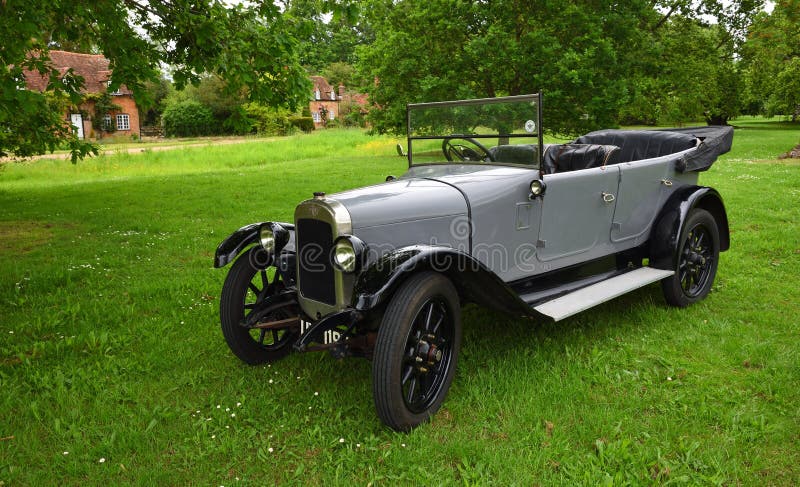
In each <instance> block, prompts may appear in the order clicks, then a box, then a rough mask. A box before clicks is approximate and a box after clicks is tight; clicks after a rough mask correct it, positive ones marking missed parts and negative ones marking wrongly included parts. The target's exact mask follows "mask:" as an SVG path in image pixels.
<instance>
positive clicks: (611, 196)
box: [600, 191, 616, 203]
mask: <svg viewBox="0 0 800 487" xmlns="http://www.w3.org/2000/svg"><path fill="white" fill-rule="evenodd" d="M600 194H601V195H603V201H605V202H606V203H612V202H613V201H614V200H615V199H616V198H615V196H614V194H613V193H606V192H605V191H603V192H602V193H600Z"/></svg>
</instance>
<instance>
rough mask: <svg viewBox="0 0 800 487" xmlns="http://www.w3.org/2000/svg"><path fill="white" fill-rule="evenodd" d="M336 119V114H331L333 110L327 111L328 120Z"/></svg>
mask: <svg viewBox="0 0 800 487" xmlns="http://www.w3.org/2000/svg"><path fill="white" fill-rule="evenodd" d="M334 118H336V114H334V113H333V110H329V111H328V120H333V119H334Z"/></svg>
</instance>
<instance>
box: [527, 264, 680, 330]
mask: <svg viewBox="0 0 800 487" xmlns="http://www.w3.org/2000/svg"><path fill="white" fill-rule="evenodd" d="M674 273H675V271H665V270H663V269H653V268H652V267H640V268H639V269H636V270H632V271H630V272H626V273H625V274H621V275H618V276H615V277H612V278H609V279H606V280H604V281H600V282H598V283H597V284H592V285H591V286H587V287H584V288H581V289H578V290H577V291H574V292H571V293H569V294H565V295H564V296H561V297H558V298H555V299H552V300H550V301H547V302H544V303H542V304H540V305H538V306H535V307H534V308H533V309H535V310H536V311H538V312H539V313H542V314H543V315H547V316H549V317H551V318H553V319H554V320H555V321H558V320H563V319H564V318H566V317H568V316H572V315H574V314H576V313H580V312H581V311H584V310H587V309H589V308H591V307H592V306H597V305H598V304H601V303H605V302H606V301H610V300H612V299H614V298H616V297H618V296H622V295H623V294H625V293H627V292H630V291H633V290H634V289H639V288H640V287H643V286H646V285H648V284H650V283H653V282H656V281H660V280H661V279H664V278H665V277H669V276H671V275H673V274H674Z"/></svg>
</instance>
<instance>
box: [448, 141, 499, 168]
mask: <svg viewBox="0 0 800 487" xmlns="http://www.w3.org/2000/svg"><path fill="white" fill-rule="evenodd" d="M456 139H460V140H463V141H465V142H469V143H470V144H472V145H473V146H475V147H474V148H473V147H469V146H466V145H464V144H461V143H458V144H454V143H453V140H456ZM442 152H444V156H445V157H446V158H447V160H448V161H455V160H458V161H476V162H488V161H491V162H494V157H492V154H491V152H489V151H488V150H487V149H486V147H484V146H483V144H481V143H480V142H478V141H477V140H475V139H472V138H470V137H462V136H454V137H447V138H445V139H444V140H443V141H442Z"/></svg>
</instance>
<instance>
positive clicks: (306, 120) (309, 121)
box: [289, 117, 314, 132]
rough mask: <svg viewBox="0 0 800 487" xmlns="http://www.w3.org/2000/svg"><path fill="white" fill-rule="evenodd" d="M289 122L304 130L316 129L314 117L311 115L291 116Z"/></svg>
mask: <svg viewBox="0 0 800 487" xmlns="http://www.w3.org/2000/svg"><path fill="white" fill-rule="evenodd" d="M289 122H290V123H291V124H292V125H293V126H295V127H297V128H299V129H300V130H302V131H303V132H312V131H313V130H314V119H313V118H311V117H289Z"/></svg>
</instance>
